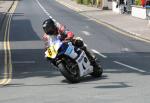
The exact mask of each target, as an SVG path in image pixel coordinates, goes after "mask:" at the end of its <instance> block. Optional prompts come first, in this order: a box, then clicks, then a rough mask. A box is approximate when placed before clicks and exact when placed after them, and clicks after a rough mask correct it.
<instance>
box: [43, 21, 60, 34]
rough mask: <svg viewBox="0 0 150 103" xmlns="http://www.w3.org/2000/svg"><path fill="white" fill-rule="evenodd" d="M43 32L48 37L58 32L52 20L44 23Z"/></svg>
mask: <svg viewBox="0 0 150 103" xmlns="http://www.w3.org/2000/svg"><path fill="white" fill-rule="evenodd" d="M43 30H44V32H45V33H46V34H48V35H53V34H54V33H55V32H56V31H58V30H57V27H56V25H55V23H54V21H53V20H52V19H47V20H45V21H44V22H43Z"/></svg>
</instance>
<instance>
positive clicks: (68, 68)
mask: <svg viewBox="0 0 150 103" xmlns="http://www.w3.org/2000/svg"><path fill="white" fill-rule="evenodd" d="M58 67H59V69H60V72H61V73H62V75H63V76H64V77H65V78H66V79H67V80H68V81H69V82H71V83H78V82H79V81H80V71H79V68H78V65H77V63H76V62H75V61H74V60H72V59H71V58H69V57H68V58H65V59H64V60H63V61H62V62H61V63H60V64H59V65H58Z"/></svg>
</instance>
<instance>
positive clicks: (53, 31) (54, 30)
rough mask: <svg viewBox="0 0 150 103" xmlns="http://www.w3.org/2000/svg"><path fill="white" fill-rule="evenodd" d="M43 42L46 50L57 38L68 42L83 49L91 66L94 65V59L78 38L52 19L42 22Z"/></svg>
mask: <svg viewBox="0 0 150 103" xmlns="http://www.w3.org/2000/svg"><path fill="white" fill-rule="evenodd" d="M43 30H44V32H45V34H44V35H43V40H44V41H45V43H46V48H47V47H48V46H49V45H48V44H50V43H51V42H52V40H53V39H54V38H59V39H60V40H62V41H66V40H70V41H72V43H73V45H75V46H77V47H79V48H81V49H83V50H84V51H85V53H86V55H87V56H88V58H89V60H90V62H91V64H93V63H94V64H95V57H94V56H93V55H92V54H91V53H90V52H89V51H88V50H87V48H86V47H85V46H84V43H83V41H82V40H81V39H80V38H74V34H73V32H71V31H69V30H66V29H65V27H64V25H62V24H59V23H58V22H56V21H55V20H54V19H51V18H50V19H47V20H45V21H44V22H43Z"/></svg>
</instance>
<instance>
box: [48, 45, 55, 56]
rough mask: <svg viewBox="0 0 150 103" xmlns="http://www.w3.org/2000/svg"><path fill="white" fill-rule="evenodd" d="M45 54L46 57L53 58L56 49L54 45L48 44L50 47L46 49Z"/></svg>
mask: <svg viewBox="0 0 150 103" xmlns="http://www.w3.org/2000/svg"><path fill="white" fill-rule="evenodd" d="M46 55H47V57H49V58H55V57H56V55H57V51H56V50H55V46H54V45H52V46H50V47H49V48H48V49H47V51H46Z"/></svg>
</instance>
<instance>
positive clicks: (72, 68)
mask: <svg viewBox="0 0 150 103" xmlns="http://www.w3.org/2000/svg"><path fill="white" fill-rule="evenodd" d="M45 57H46V58H47V59H48V60H50V61H51V63H52V64H54V65H55V66H56V67H57V68H58V70H59V71H60V72H61V74H62V75H63V76H64V77H65V78H66V79H67V80H68V81H70V82H71V83H77V82H80V79H81V77H83V76H86V75H89V74H90V75H91V76H93V77H101V76H102V73H103V69H102V68H101V66H100V65H99V64H98V63H97V64H96V65H92V64H91V63H90V61H89V59H88V57H87V55H86V53H85V52H84V50H82V49H80V48H77V47H76V46H74V45H73V44H72V42H70V41H68V42H62V41H60V40H59V39H56V40H54V41H53V42H52V43H51V45H50V46H49V47H48V48H47V49H46V51H45Z"/></svg>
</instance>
